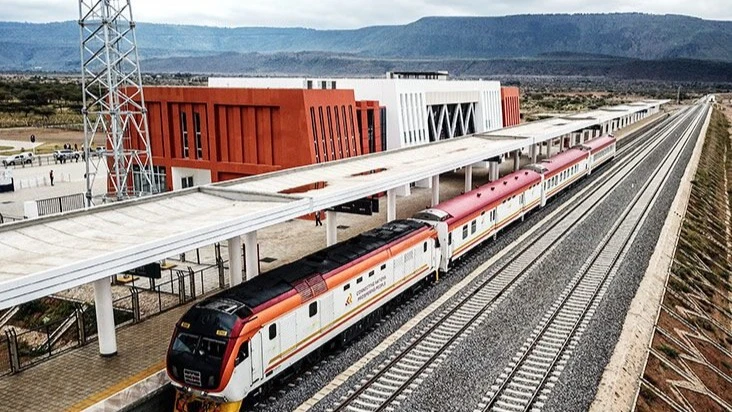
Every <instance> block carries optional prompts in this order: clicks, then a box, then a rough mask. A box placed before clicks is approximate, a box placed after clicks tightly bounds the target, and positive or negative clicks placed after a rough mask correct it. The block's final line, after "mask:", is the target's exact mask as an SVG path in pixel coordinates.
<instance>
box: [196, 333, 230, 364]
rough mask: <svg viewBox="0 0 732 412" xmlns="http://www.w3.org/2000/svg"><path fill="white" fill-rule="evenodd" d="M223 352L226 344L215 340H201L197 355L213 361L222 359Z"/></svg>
mask: <svg viewBox="0 0 732 412" xmlns="http://www.w3.org/2000/svg"><path fill="white" fill-rule="evenodd" d="M225 351H226V342H223V341H220V340H217V339H209V338H203V339H201V344H200V345H199V346H198V354H199V355H201V356H208V357H211V358H214V359H222V358H223V357H224V352H225Z"/></svg>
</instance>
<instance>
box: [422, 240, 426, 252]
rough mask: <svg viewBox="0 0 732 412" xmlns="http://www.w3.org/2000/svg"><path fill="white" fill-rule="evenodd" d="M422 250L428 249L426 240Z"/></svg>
mask: <svg viewBox="0 0 732 412" xmlns="http://www.w3.org/2000/svg"><path fill="white" fill-rule="evenodd" d="M422 251H423V252H426V251H427V242H424V244H423V245H422Z"/></svg>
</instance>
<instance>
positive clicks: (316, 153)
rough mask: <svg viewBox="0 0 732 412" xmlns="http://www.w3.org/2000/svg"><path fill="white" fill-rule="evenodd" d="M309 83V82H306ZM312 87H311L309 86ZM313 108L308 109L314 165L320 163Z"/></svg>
mask: <svg viewBox="0 0 732 412" xmlns="http://www.w3.org/2000/svg"><path fill="white" fill-rule="evenodd" d="M308 82H310V80H308ZM311 86H312V85H311ZM315 124H316V123H315V108H314V107H310V127H311V128H312V131H313V147H314V148H315V163H320V148H319V145H318V127H317V126H316V125H315Z"/></svg>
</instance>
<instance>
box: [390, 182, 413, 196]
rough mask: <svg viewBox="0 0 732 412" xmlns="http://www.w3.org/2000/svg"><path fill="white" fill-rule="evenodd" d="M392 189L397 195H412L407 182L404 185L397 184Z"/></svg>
mask: <svg viewBox="0 0 732 412" xmlns="http://www.w3.org/2000/svg"><path fill="white" fill-rule="evenodd" d="M394 190H395V194H397V195H398V196H402V197H407V196H411V195H412V188H411V187H409V185H408V184H406V185H404V186H399V187H397V188H396V189H394Z"/></svg>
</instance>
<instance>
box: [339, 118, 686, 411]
mask: <svg viewBox="0 0 732 412" xmlns="http://www.w3.org/2000/svg"><path fill="white" fill-rule="evenodd" d="M698 111H699V109H698V108H697V109H695V110H689V111H686V112H684V113H682V114H679V115H678V116H675V117H673V118H671V119H669V121H668V123H665V124H664V125H662V126H659V129H658V130H660V133H658V134H657V136H656V139H653V140H652V141H649V142H645V141H642V142H639V143H638V144H637V145H636V144H634V142H632V143H631V144H629V145H628V146H627V148H626V151H627V154H626V155H627V157H628V158H631V159H632V161H631V162H629V163H624V164H619V165H615V166H614V167H613V168H611V169H610V170H608V171H607V173H608V174H609V177H608V178H607V179H606V180H604V181H603V182H602V183H601V184H600V185H598V186H596V187H594V188H591V189H589V190H587V191H584V192H583V194H582V195H581V196H580V198H579V199H578V200H577V201H576V202H574V205H572V206H569V207H568V208H567V209H566V210H564V211H562V212H561V213H560V215H559V216H557V217H556V218H555V219H554V220H552V222H551V223H550V224H548V225H547V226H546V228H545V229H544V230H542V231H541V233H540V234H539V235H538V237H536V238H535V239H534V240H533V241H532V242H527V245H526V246H524V247H523V248H521V249H520V250H519V251H518V252H517V253H516V254H514V256H513V258H512V259H510V261H508V262H507V263H505V264H503V265H502V266H500V267H499V268H498V270H496V271H493V273H492V274H491V275H489V276H488V277H487V278H486V279H485V280H483V281H482V282H480V283H478V284H474V285H473V286H471V288H470V289H469V290H468V291H466V293H464V294H463V295H462V296H461V297H460V298H459V299H457V302H455V303H453V304H452V305H450V306H449V307H448V308H446V309H445V310H443V311H442V312H441V313H440V314H439V315H438V316H437V317H436V320H434V321H433V322H432V323H431V324H429V325H427V327H426V328H425V329H424V330H423V331H421V332H420V333H419V334H418V336H417V337H415V338H413V339H412V340H411V341H410V342H409V343H407V344H406V346H403V347H402V348H400V349H399V351H400V352H399V353H398V354H396V355H393V356H391V357H390V358H389V359H387V360H386V361H385V362H383V363H382V364H381V365H379V366H378V367H377V368H376V369H375V370H374V371H373V372H372V373H370V374H368V375H367V376H366V378H365V379H364V380H362V381H361V383H360V384H359V385H358V386H357V387H356V388H355V389H354V390H352V391H351V392H350V393H349V394H348V395H347V396H345V397H343V398H341V400H340V402H339V403H338V404H337V405H336V406H335V408H334V409H335V410H336V411H355V412H365V411H381V410H395V409H396V408H398V407H399V405H400V403H401V401H402V400H403V399H405V398H406V396H408V395H409V394H410V393H411V392H412V390H413V389H414V388H415V387H416V386H417V385H419V384H420V383H421V380H422V379H423V378H424V377H425V376H426V374H428V373H430V372H431V370H432V368H434V367H435V365H437V364H439V363H440V362H441V361H442V360H443V359H444V358H445V357H446V356H447V355H448V354H449V353H450V351H451V349H452V347H453V346H454V345H455V344H457V343H458V342H460V341H461V340H462V339H464V338H465V337H466V336H467V335H468V334H469V333H471V332H472V331H473V330H474V329H475V327H476V326H478V325H479V324H480V323H482V322H483V320H485V318H486V317H487V316H488V315H489V314H490V313H491V312H492V310H493V309H494V308H495V307H497V306H498V305H499V304H500V303H501V302H502V301H503V299H504V298H505V297H506V296H507V295H508V294H509V293H510V292H511V290H513V288H514V287H515V286H516V285H517V284H518V283H519V282H520V281H521V280H522V279H523V278H524V275H525V274H526V273H528V272H529V271H530V270H531V269H532V268H534V267H535V265H536V264H538V263H539V262H540V261H541V260H542V259H543V257H544V256H545V255H546V254H547V252H549V251H550V250H552V249H553V247H554V246H555V245H557V244H558V243H560V242H561V240H562V239H564V238H565V237H566V236H567V235H568V234H569V232H570V231H571V230H572V229H573V228H574V227H575V226H576V225H577V224H578V223H579V222H581V221H582V220H584V219H585V218H586V217H587V216H589V215H590V214H591V213H592V212H593V211H594V210H595V208H596V207H598V205H599V203H601V202H602V200H603V199H605V198H606V197H607V196H609V194H610V193H611V191H612V189H614V188H615V187H617V186H618V185H619V184H620V183H621V182H622V181H623V179H624V177H625V176H626V175H627V174H629V173H630V172H632V171H633V170H635V168H637V167H638V165H639V164H640V163H641V162H642V161H643V160H644V159H645V158H646V157H648V156H650V154H651V153H652V152H653V150H654V149H655V148H656V147H657V146H658V145H660V144H661V142H662V141H664V140H665V138H666V137H667V136H668V135H670V134H672V133H674V132H677V131H678V129H679V128H683V129H684V130H688V128H689V127H691V120H692V119H693V118H694V115H696V114H697V112H698ZM685 124H686V126H684V125H685Z"/></svg>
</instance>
